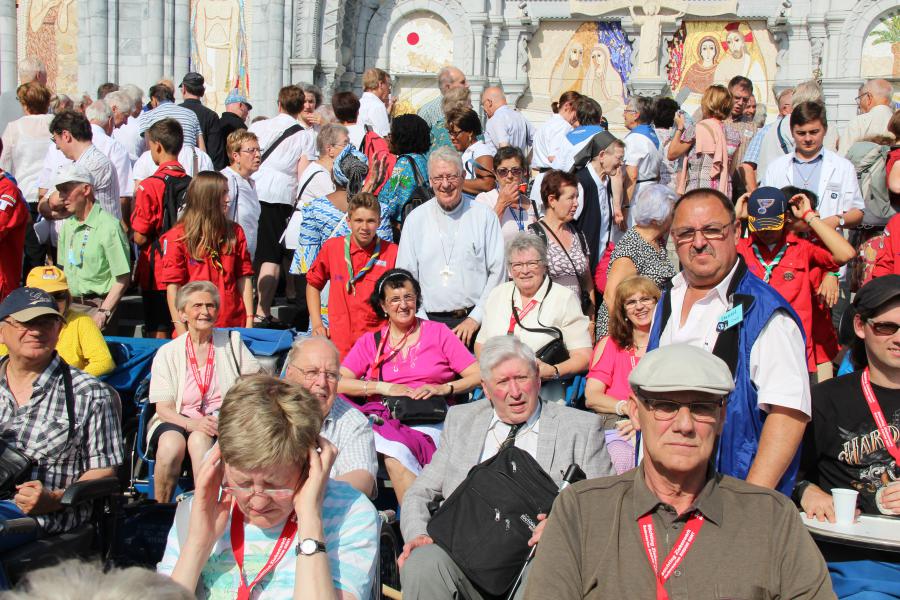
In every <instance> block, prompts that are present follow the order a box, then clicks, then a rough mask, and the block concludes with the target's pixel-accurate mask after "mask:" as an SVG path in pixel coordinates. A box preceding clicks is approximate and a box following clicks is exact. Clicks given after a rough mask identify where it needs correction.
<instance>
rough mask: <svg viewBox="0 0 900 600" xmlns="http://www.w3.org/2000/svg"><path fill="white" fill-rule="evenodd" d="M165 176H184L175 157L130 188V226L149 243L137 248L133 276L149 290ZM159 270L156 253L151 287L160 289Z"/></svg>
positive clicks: (161, 211)
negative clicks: (131, 208)
mask: <svg viewBox="0 0 900 600" xmlns="http://www.w3.org/2000/svg"><path fill="white" fill-rule="evenodd" d="M166 175H170V176H172V177H185V176H186V175H187V174H186V173H185V172H184V167H182V166H181V164H180V163H179V162H178V161H177V160H170V161H168V162H164V163H161V164H160V165H159V167H158V168H157V169H156V172H155V173H154V174H153V175H152V176H151V177H148V178H146V179H144V180H143V181H141V182H140V183H139V184H138V186H137V189H136V190H135V191H134V210H133V211H132V213H131V228H132V229H134V230H135V231H136V232H138V233H140V234H141V235H143V236H145V237H147V238H148V239H149V240H150V242H149V243H148V244H147V245H145V246H144V247H143V248H141V250H140V253H139V254H138V261H137V267H136V269H135V279H136V280H137V282H138V285H140V286H141V289H142V290H144V291H145V292H147V291H150V290H151V278H150V255H151V253H154V252H155V251H154V249H153V246H154V243H153V242H154V241H155V240H156V239H157V238H158V237H159V235H160V234H159V230H160V228H161V227H162V217H163V206H162V201H163V193H164V192H165V189H166V184H165V182H164V181H163V180H162V179H159V178H162V177H165V176H166ZM161 273H162V257H161V256H160V255H159V254H158V253H157V254H156V260H155V264H154V273H153V275H154V277H155V281H154V282H153V285H152V289H154V290H164V289H166V286H165V285H163V284H162V283H161V282H160V279H159V278H160V275H161Z"/></svg>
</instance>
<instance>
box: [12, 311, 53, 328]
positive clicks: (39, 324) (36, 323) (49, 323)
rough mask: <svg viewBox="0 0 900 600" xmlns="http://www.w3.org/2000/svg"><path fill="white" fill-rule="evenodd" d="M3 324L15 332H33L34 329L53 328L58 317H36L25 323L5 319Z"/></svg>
mask: <svg viewBox="0 0 900 600" xmlns="http://www.w3.org/2000/svg"><path fill="white" fill-rule="evenodd" d="M4 323H6V324H7V325H9V326H10V327H12V328H13V329H15V330H17V331H26V330H29V329H30V330H32V331H34V330H36V329H49V328H50V327H53V326H54V325H56V324H57V323H59V317H54V316H53V315H45V316H43V317H37V318H35V319H31V320H30V321H25V322H22V321H16V320H15V319H13V318H9V319H6V320H5V321H4Z"/></svg>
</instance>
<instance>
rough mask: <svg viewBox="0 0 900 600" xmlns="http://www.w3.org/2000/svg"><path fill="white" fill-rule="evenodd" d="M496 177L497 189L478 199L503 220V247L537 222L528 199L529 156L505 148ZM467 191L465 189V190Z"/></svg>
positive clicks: (496, 165) (500, 153)
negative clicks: (526, 189) (526, 160)
mask: <svg viewBox="0 0 900 600" xmlns="http://www.w3.org/2000/svg"><path fill="white" fill-rule="evenodd" d="M494 175H495V176H496V179H497V185H496V187H495V188H494V189H492V190H490V191H488V192H482V193H480V194H478V195H477V196H475V201H476V202H481V203H482V204H484V205H485V206H487V207H488V208H490V209H491V210H493V211H494V213H496V215H497V218H498V219H500V231H501V232H502V233H503V243H504V244H508V243H509V242H510V241H511V240H512V239H513V238H514V237H515V235H516V234H517V233H519V232H520V231H525V228H526V227H528V226H529V225H530V224H531V223H534V222H535V221H537V219H538V216H539V215H537V214H535V206H534V204H532V203H531V201H530V200H528V196H526V195H525V188H526V183H527V182H528V169H527V168H526V166H525V156H524V155H523V154H522V151H521V150H519V149H518V148H516V147H514V146H504V147H503V148H500V149H499V150H497V153H496V154H495V155H494ZM463 189H465V188H463Z"/></svg>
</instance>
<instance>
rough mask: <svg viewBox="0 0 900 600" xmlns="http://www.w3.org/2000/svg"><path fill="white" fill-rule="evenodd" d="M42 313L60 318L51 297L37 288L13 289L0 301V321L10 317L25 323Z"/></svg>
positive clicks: (41, 315)
mask: <svg viewBox="0 0 900 600" xmlns="http://www.w3.org/2000/svg"><path fill="white" fill-rule="evenodd" d="M44 315H54V316H56V317H59V318H62V315H61V314H59V310H57V305H56V302H55V301H54V300H53V297H52V296H50V294H48V293H47V292H45V291H44V290H41V289H38V288H33V287H21V288H18V289H15V290H13V291H12V292H10V293H9V295H8V296H7V297H6V298H4V299H3V302H0V321H2V320H4V319H6V318H7V317H12V318H13V319H15V320H16V321H19V322H20V323H27V322H28V321H31V320H32V319H37V318H38V317H43V316H44Z"/></svg>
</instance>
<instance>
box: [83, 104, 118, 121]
mask: <svg viewBox="0 0 900 600" xmlns="http://www.w3.org/2000/svg"><path fill="white" fill-rule="evenodd" d="M84 116H85V117H87V120H88V121H90V122H91V123H97V124H98V125H99V124H101V123H106V122H107V121H109V120H110V119H112V109H111V108H110V107H109V104H107V103H106V100H94V101H93V102H91V104H90V106H88V107H87V108H86V109H84Z"/></svg>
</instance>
